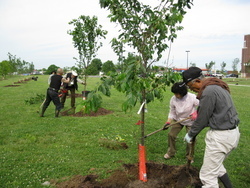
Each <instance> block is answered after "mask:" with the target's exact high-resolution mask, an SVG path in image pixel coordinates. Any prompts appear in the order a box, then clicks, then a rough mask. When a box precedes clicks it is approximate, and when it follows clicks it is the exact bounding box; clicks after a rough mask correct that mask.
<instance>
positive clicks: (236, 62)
mask: <svg viewBox="0 0 250 188" xmlns="http://www.w3.org/2000/svg"><path fill="white" fill-rule="evenodd" d="M239 62H240V59H239V58H235V59H234V60H233V64H232V68H233V71H237V70H238V68H237V66H238V64H239Z"/></svg>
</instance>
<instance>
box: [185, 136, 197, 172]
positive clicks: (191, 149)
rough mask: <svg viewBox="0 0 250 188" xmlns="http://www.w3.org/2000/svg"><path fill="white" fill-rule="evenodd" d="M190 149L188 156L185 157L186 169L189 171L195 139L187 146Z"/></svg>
mask: <svg viewBox="0 0 250 188" xmlns="http://www.w3.org/2000/svg"><path fill="white" fill-rule="evenodd" d="M189 145H190V148H189V154H188V157H187V168H188V169H189V167H190V164H191V161H192V160H193V158H194V145H195V137H194V138H193V139H192V142H191V143H190V144H189Z"/></svg>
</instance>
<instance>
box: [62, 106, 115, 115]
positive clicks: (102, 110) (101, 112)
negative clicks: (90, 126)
mask: <svg viewBox="0 0 250 188" xmlns="http://www.w3.org/2000/svg"><path fill="white" fill-rule="evenodd" d="M72 110H73V109H68V110H65V111H62V112H61V113H60V114H61V115H62V116H73V117H86V116H94V117H96V116H104V115H108V114H112V113H113V111H111V110H107V109H105V108H99V109H98V110H97V112H90V113H89V114H85V113H83V112H77V113H72Z"/></svg>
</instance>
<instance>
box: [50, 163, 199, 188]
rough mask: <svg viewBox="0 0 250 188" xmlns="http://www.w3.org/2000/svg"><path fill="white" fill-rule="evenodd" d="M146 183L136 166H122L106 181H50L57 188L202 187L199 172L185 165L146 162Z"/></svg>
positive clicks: (77, 178)
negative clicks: (139, 178) (140, 176)
mask: <svg viewBox="0 0 250 188" xmlns="http://www.w3.org/2000/svg"><path fill="white" fill-rule="evenodd" d="M146 167H147V179H148V181H147V182H143V181H141V180H138V164H123V170H116V171H113V172H112V174H111V175H110V176H109V178H107V179H103V180H100V181H97V178H98V176H97V175H94V174H91V175H86V176H82V175H76V176H74V177H73V178H72V179H70V180H68V181H64V182H58V181H57V182H56V181H55V180H51V181H50V183H51V184H52V185H54V186H56V187H57V188H185V187H189V188H191V187H195V188H200V187H201V186H202V184H201V181H200V179H199V170H198V169H196V168H195V167H193V166H190V167H189V168H187V165H181V166H169V165H166V164H159V163H154V162H148V163H147V164H146Z"/></svg>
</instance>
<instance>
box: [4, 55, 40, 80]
mask: <svg viewBox="0 0 250 188" xmlns="http://www.w3.org/2000/svg"><path fill="white" fill-rule="evenodd" d="M34 68H35V66H34V64H33V62H31V63H30V62H27V61H25V60H22V59H21V58H17V57H16V55H12V54H11V53H8V60H3V61H2V62H0V74H1V76H2V78H3V79H5V78H6V76H7V75H9V74H24V73H31V72H33V71H34Z"/></svg>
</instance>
